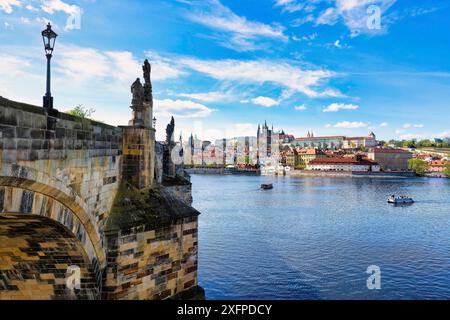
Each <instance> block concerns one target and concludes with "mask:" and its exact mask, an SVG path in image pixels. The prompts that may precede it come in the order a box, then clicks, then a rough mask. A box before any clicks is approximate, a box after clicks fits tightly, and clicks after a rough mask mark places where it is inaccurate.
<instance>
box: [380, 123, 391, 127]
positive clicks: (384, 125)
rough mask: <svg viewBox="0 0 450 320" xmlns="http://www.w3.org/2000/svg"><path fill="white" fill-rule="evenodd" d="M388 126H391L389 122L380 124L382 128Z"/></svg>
mask: <svg viewBox="0 0 450 320" xmlns="http://www.w3.org/2000/svg"><path fill="white" fill-rule="evenodd" d="M387 126H389V123H387V122H383V123H381V124H380V127H381V128H384V127H387Z"/></svg>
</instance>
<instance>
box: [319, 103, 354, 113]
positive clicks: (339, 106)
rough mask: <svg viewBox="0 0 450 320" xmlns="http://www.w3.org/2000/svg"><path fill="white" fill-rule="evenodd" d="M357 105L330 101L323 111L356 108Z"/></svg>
mask: <svg viewBox="0 0 450 320" xmlns="http://www.w3.org/2000/svg"><path fill="white" fill-rule="evenodd" d="M358 109H359V106H357V105H354V104H344V103H332V104H330V105H329V106H328V107H326V108H325V109H323V112H338V111H340V110H358Z"/></svg>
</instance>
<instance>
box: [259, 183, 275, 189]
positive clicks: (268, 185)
mask: <svg viewBox="0 0 450 320" xmlns="http://www.w3.org/2000/svg"><path fill="white" fill-rule="evenodd" d="M261 189H263V190H271V189H273V184H271V183H269V184H262V185H261Z"/></svg>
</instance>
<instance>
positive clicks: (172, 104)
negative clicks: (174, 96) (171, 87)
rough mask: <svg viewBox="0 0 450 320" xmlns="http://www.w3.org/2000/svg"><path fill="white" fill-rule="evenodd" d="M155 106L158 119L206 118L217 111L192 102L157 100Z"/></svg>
mask: <svg viewBox="0 0 450 320" xmlns="http://www.w3.org/2000/svg"><path fill="white" fill-rule="evenodd" d="M154 105H155V115H156V116H157V117H159V116H162V117H168V116H174V117H179V118H205V117H208V116H209V115H211V114H212V113H213V112H214V111H215V110H214V109H210V108H208V107H207V106H205V105H203V104H200V103H196V102H193V101H190V100H171V99H165V100H157V99H155V101H154Z"/></svg>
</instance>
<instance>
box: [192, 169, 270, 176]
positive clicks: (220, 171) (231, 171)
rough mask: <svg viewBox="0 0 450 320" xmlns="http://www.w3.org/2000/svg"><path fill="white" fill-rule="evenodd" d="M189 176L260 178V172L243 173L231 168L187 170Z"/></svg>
mask: <svg viewBox="0 0 450 320" xmlns="http://www.w3.org/2000/svg"><path fill="white" fill-rule="evenodd" d="M185 171H186V172H187V173H188V174H201V175H243V176H259V175H261V172H260V171H257V170H255V171H250V170H249V171H243V170H236V169H229V168H193V169H185Z"/></svg>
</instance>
